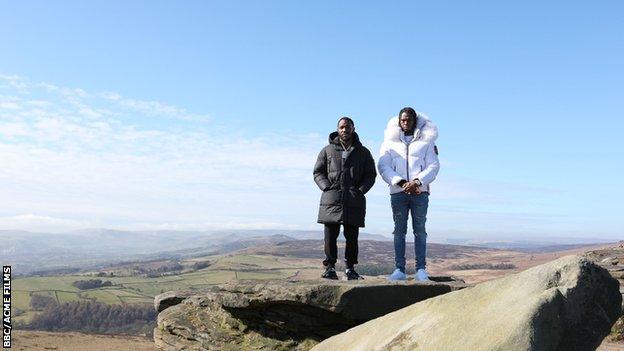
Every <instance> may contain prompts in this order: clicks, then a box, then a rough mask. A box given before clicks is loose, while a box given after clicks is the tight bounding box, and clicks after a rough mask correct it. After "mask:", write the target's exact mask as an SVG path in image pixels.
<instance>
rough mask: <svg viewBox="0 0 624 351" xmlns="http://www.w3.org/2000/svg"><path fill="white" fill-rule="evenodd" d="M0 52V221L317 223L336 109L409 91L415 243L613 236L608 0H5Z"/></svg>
mask: <svg viewBox="0 0 624 351" xmlns="http://www.w3.org/2000/svg"><path fill="white" fill-rule="evenodd" d="M0 53H1V55H0V75H1V76H2V77H1V78H0V163H1V164H3V168H4V169H3V170H0V185H2V186H0V198H2V199H3V200H4V201H2V202H0V227H1V228H3V229H10V228H12V229H29V230H71V229H77V228H84V227H111V228H124V229H146V228H147V229H151V228H155V229H157V228H167V229H170V228H173V229H213V228H219V229H220V228H292V229H320V228H319V227H320V226H319V225H317V224H316V223H315V218H316V209H317V205H318V197H319V193H318V189H316V187H315V185H314V184H313V182H312V177H311V168H312V163H313V162H314V159H315V157H316V154H317V153H318V150H320V148H321V147H322V146H323V145H324V143H325V142H326V138H327V134H328V133H329V132H330V131H331V130H332V129H333V128H334V127H335V123H336V120H337V118H338V117H339V116H341V115H349V116H352V117H353V118H354V120H355V122H356V130H357V131H358V133H359V134H360V136H361V138H362V139H363V140H364V142H365V144H366V145H367V146H368V147H369V148H370V149H371V150H372V151H373V154H375V155H376V154H377V150H378V148H379V145H380V143H381V141H382V137H383V128H384V127H385V124H386V122H387V120H388V118H390V117H391V116H393V115H395V114H396V113H397V112H398V110H400V109H401V108H402V107H404V106H413V107H414V108H415V109H416V110H418V111H422V112H424V113H426V114H427V115H429V116H430V117H431V119H432V120H433V121H434V122H435V123H436V124H437V125H438V126H439V128H440V139H439V140H438V145H439V148H440V151H441V155H440V156H441V160H442V169H441V172H440V175H439V177H438V179H437V181H436V183H435V186H434V188H433V190H432V191H433V193H432V196H431V206H430V215H429V222H428V223H429V228H428V229H429V233H430V238H431V239H432V240H434V239H435V238H436V237H437V238H439V239H443V238H450V237H473V238H480V237H484V238H485V237H493V236H497V237H505V236H507V237H509V236H513V237H516V238H517V237H519V236H526V237H527V238H547V237H552V238H554V237H588V238H604V239H607V238H624V235H623V234H622V228H624V220H623V219H622V216H621V214H620V212H621V211H622V208H623V206H622V205H621V201H622V200H621V199H622V198H624V191H623V190H622V186H621V179H620V178H621V176H620V175H621V174H622V173H623V172H624V167H623V165H622V161H623V150H624V142H623V141H622V138H621V136H620V135H619V134H620V133H621V131H622V129H623V127H624V123H623V122H622V116H623V112H624V102H623V101H624V99H622V96H624V88H623V87H622V83H621V82H622V81H624V55H623V54H624V4H622V3H621V2H619V1H603V2H600V3H592V4H589V3H586V2H563V1H561V2H548V3H544V2H537V1H525V2H521V3H520V2H519V3H513V4H501V3H500V2H495V1H475V2H470V3H466V2H459V1H448V2H438V3H433V2H392V3H382V2H361V1H358V2H356V1H343V2H331V1H315V2H307V3H303V2H294V1H264V2H238V1H221V2H207V1H198V2H190V1H189V2H184V3H174V2H164V1H161V2H155V1H149V2H139V1H133V2H121V1H93V2H84V1H75V2H71V1H64V2H56V3H50V2H45V1H36V2H34V1H28V2H20V3H7V2H4V3H2V4H0ZM365 230H366V231H368V232H375V233H380V234H389V233H390V232H391V230H392V221H391V215H390V208H389V197H388V195H387V189H386V187H385V184H384V183H383V181H382V180H381V178H378V180H377V184H376V185H375V187H374V189H373V190H372V192H371V193H370V194H369V196H368V217H367V228H366V229H365Z"/></svg>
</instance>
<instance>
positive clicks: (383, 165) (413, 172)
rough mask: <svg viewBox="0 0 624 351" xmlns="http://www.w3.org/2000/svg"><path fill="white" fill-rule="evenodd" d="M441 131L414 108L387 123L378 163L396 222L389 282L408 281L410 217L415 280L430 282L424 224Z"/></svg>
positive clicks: (436, 170)
mask: <svg viewBox="0 0 624 351" xmlns="http://www.w3.org/2000/svg"><path fill="white" fill-rule="evenodd" d="M437 138H438V128H437V127H436V126H435V124H433V123H432V122H431V121H430V120H429V118H428V117H426V116H425V115H423V114H420V113H417V112H416V111H414V109H413V108H411V107H406V108H404V109H402V110H401V111H400V112H399V116H398V117H393V118H391V119H390V121H388V125H387V126H386V130H385V132H384V141H383V144H382V145H381V150H380V158H379V163H378V166H377V168H378V170H379V174H381V177H382V178H383V180H384V181H385V182H386V183H388V186H389V188H390V204H391V206H392V217H393V219H394V231H393V234H394V257H395V266H396V269H395V271H394V272H393V273H392V274H391V275H390V276H389V277H388V279H390V280H405V279H407V276H406V274H405V235H406V234H407V219H408V214H409V213H411V216H412V229H413V230H414V246H415V250H414V251H415V256H416V277H415V278H416V280H420V281H426V280H428V279H429V277H428V275H427V271H426V265H427V262H426V254H427V251H426V250H427V232H426V230H425V222H426V219H427V208H428V207H429V190H430V186H429V184H431V182H433V181H434V179H435V178H436V175H437V174H438V170H439V169H440V162H439V161H438V148H437V146H436V145H435V144H434V142H435V140H436V139H437Z"/></svg>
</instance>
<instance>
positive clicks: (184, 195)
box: [0, 76, 323, 229]
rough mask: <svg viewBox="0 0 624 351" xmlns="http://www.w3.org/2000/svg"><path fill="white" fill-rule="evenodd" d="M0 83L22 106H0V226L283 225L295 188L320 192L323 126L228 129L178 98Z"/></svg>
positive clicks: (292, 214)
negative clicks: (313, 130)
mask: <svg viewBox="0 0 624 351" xmlns="http://www.w3.org/2000/svg"><path fill="white" fill-rule="evenodd" d="M16 86H19V87H20V89H17V88H16ZM0 94H2V96H3V97H7V101H11V103H12V104H15V105H16V106H17V108H15V106H13V105H11V106H9V107H7V106H4V107H3V106H0V163H1V164H2V165H3V167H2V168H0V183H1V184H2V185H3V186H2V187H0V198H2V199H7V201H3V202H2V203H0V213H4V214H7V215H8V217H5V220H4V221H0V228H2V227H5V226H14V225H19V226H21V228H32V227H33V226H35V227H36V226H45V225H46V223H47V224H49V225H50V226H53V227H55V228H58V227H61V226H62V225H61V224H64V225H65V226H66V227H67V228H73V227H75V226H85V227H92V226H93V223H101V224H102V225H105V226H110V227H115V226H127V227H133V228H134V227H145V228H147V227H150V226H156V227H171V228H174V227H176V228H197V229H210V228H207V227H206V226H212V227H218V228H252V227H255V228H258V227H263V228H268V227H273V228H290V227H293V226H298V221H299V220H300V218H301V214H300V212H298V211H301V209H302V207H300V206H299V207H298V206H294V204H293V203H292V201H293V199H295V200H297V199H298V201H301V200H300V198H301V197H302V196H303V197H305V200H304V201H306V202H309V203H311V206H309V207H310V208H309V209H308V210H314V207H315V206H316V201H318V199H317V194H316V189H315V188H314V185H313V183H312V180H311V179H312V177H311V167H312V164H313V162H314V158H315V157H316V153H317V152H318V148H319V145H322V144H323V140H322V139H321V138H319V137H318V136H309V135H294V136H293V135H289V136H288V137H287V138H286V137H283V136H280V135H278V134H276V135H255V136H253V137H248V136H243V135H230V134H229V133H224V132H223V127H218V126H216V125H214V124H205V123H206V118H202V117H201V116H204V114H193V113H190V112H188V111H187V110H186V109H183V108H178V107H174V106H169V105H166V104H162V103H158V102H153V101H138V100H133V99H128V98H124V97H121V96H120V95H119V94H115V93H110V92H109V93H101V94H100V93H90V92H87V91H84V90H81V89H68V88H62V87H58V86H55V85H52V84H47V83H29V82H28V81H27V80H25V79H22V78H19V77H15V76H12V77H10V78H6V76H2V77H0ZM154 117H166V118H174V119H176V123H175V124H174V126H175V127H171V128H168V127H167V126H165V127H163V125H162V123H153V122H155V120H154ZM198 121H201V123H204V124H203V125H201V126H200V127H199V128H198V127H197V123H198ZM293 138H295V139H296V140H298V143H297V144H293V143H292V140H293ZM295 192H296V193H297V195H293V193H295ZM303 208H304V209H305V206H304V207H303ZM20 216H25V217H20ZM284 216H285V217H287V218H288V219H287V220H283V217H284ZM53 218H64V219H66V220H67V221H69V222H62V221H61V222H54V221H52V219H53ZM43 219H47V222H46V221H44V220H43ZM28 221H30V222H35V224H32V225H31V224H28V223H29V222H28ZM310 221H311V222H313V218H312V217H311V220H310ZM133 223H134V224H133ZM137 223H138V224H137ZM163 223H164V224H163ZM12 229H19V228H12Z"/></svg>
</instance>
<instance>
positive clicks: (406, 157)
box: [405, 143, 410, 182]
mask: <svg viewBox="0 0 624 351" xmlns="http://www.w3.org/2000/svg"><path fill="white" fill-rule="evenodd" d="M405 169H406V170H407V181H408V182H409V181H410V176H409V143H406V144H405Z"/></svg>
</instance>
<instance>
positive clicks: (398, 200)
mask: <svg viewBox="0 0 624 351" xmlns="http://www.w3.org/2000/svg"><path fill="white" fill-rule="evenodd" d="M390 204H391V205H392V218H393V219H394V232H393V233H392V234H394V263H395V265H396V268H399V269H401V270H402V271H403V272H405V235H406V234H407V217H408V214H409V213H410V212H411V214H412V229H413V230H414V254H415V255H416V269H417V270H418V269H421V268H423V269H424V268H425V266H426V265H427V261H426V255H427V232H426V231H425V221H426V220H427V208H428V207H429V193H427V192H424V193H420V194H418V195H415V194H412V195H409V194H406V193H404V192H400V193H396V194H391V195H390Z"/></svg>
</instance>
